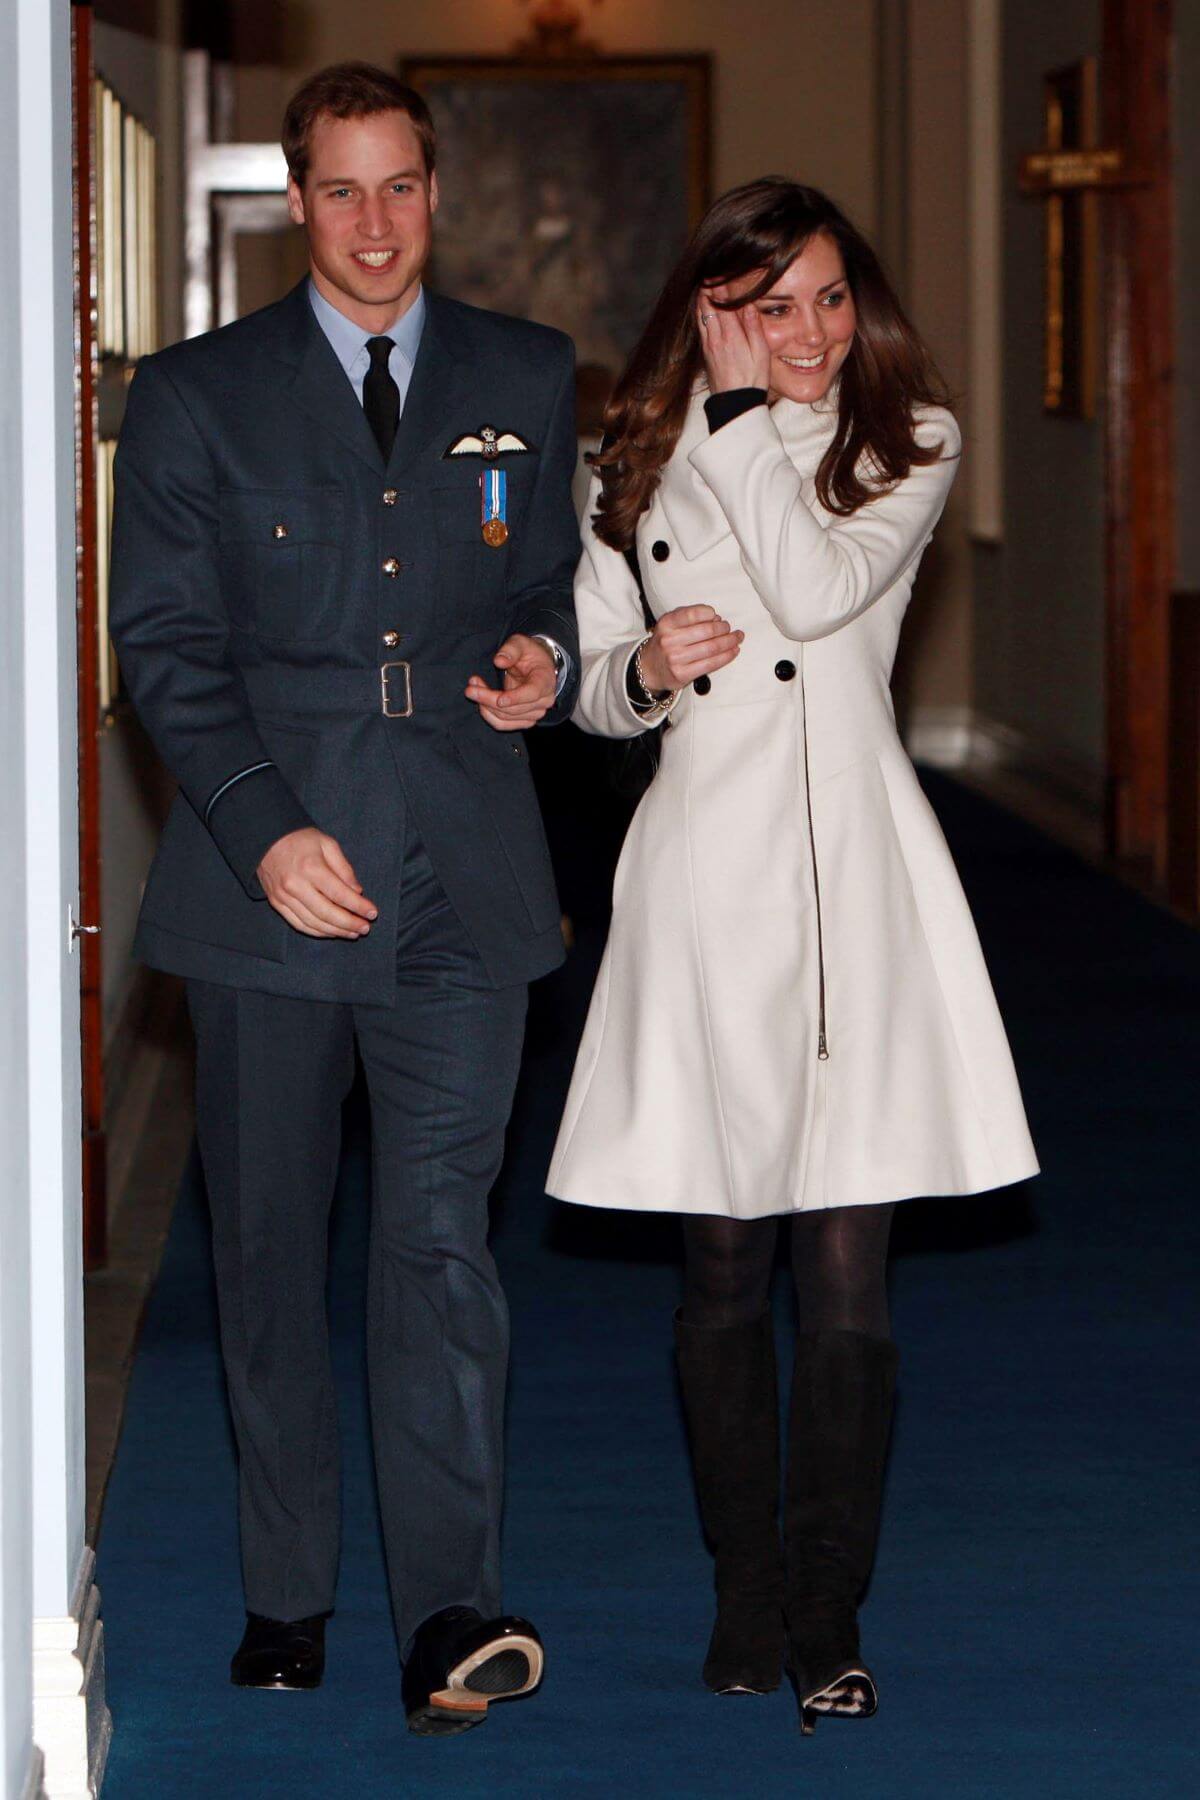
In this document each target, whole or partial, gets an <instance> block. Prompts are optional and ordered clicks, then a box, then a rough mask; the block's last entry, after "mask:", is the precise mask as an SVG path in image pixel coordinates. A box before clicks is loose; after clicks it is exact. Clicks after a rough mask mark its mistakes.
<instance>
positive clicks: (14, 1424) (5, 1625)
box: [0, 6, 33, 1800]
mask: <svg viewBox="0 0 1200 1800" xmlns="http://www.w3.org/2000/svg"><path fill="white" fill-rule="evenodd" d="M19 95H20V76H19V62H18V56H17V12H16V9H15V8H13V7H8V6H5V7H0V161H2V162H3V166H4V167H5V168H6V169H8V170H9V171H10V175H11V172H12V171H13V170H15V169H18V168H19V162H18V143H19V132H18V118H19V104H18V102H19ZM22 194H23V188H22V183H21V181H20V180H19V179H10V180H9V181H7V182H6V183H5V184H4V197H3V199H2V200H0V208H3V215H2V216H3V224H4V241H5V243H6V244H7V245H9V247H10V254H9V255H6V256H5V257H3V258H0V317H2V318H4V319H7V320H17V321H19V319H20V311H21V305H20V263H19V260H18V259H17V258H16V257H15V256H13V255H12V254H11V247H12V245H13V242H14V240H15V239H16V238H17V233H18V221H17V219H16V217H15V216H14V215H15V212H16V206H17V203H18V201H19V199H20V197H21V196H22ZM22 425H23V420H22V396H21V333H20V329H19V327H18V329H15V330H14V329H12V328H10V329H8V330H6V331H3V332H0V496H2V497H3V502H4V503H3V504H0V568H2V569H4V570H6V571H8V570H16V569H20V567H21V563H22V558H23V555H24V548H23V537H22V530H21V510H20V507H19V505H13V504H12V497H13V496H14V495H19V494H20V492H21V489H22V485H23V457H22ZM22 602H23V593H22V589H21V584H20V583H19V581H14V580H11V579H8V578H6V579H5V580H4V581H0V670H3V671H6V672H7V680H6V684H5V689H4V703H3V705H0V843H3V844H5V845H6V846H8V847H9V848H8V850H7V851H6V856H5V864H6V867H5V879H4V880H3V881H2V882H0V944H3V946H4V954H3V956H2V957H0V1243H2V1244H3V1247H4V1249H3V1255H0V1681H2V1685H3V1691H2V1693H0V1793H2V1794H3V1795H4V1797H5V1800H14V1797H15V1796H17V1795H20V1794H21V1793H22V1791H23V1789H24V1786H25V1780H26V1776H27V1775H28V1772H29V1765H30V1741H31V1739H30V1733H31V1720H32V1705H33V1694H32V1645H31V1626H32V1619H33V1593H32V1587H31V1582H30V1556H29V1546H30V1536H31V1531H32V1519H31V1510H32V1508H31V1501H32V1492H31V1486H30V1478H29V1469H30V1457H31V1442H30V1439H31V1429H32V1420H31V1416H30V1407H29V1387H30V1380H31V1357H30V1337H29V1145H28V1139H29V1134H28V1086H27V1076H26V1063H27V1056H28V1042H27V1039H28V1010H27V1005H26V993H25V983H26V975H25V906H26V885H25V855H24V844H25V705H24V692H23V689H22V687H21V685H20V683H19V681H18V680H17V679H16V671H18V670H20V668H21V667H22V664H23V662H24V655H25V650H24V629H23V619H22Z"/></svg>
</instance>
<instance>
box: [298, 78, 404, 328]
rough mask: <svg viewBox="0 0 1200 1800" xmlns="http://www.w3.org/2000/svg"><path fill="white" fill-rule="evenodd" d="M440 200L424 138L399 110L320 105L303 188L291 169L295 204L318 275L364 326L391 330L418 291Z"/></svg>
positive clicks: (325, 291)
mask: <svg viewBox="0 0 1200 1800" xmlns="http://www.w3.org/2000/svg"><path fill="white" fill-rule="evenodd" d="M437 203H438V191H437V176H436V175H434V176H429V175H427V174H426V172H425V158H424V155H423V153H422V150H421V140H420V139H419V138H418V136H417V133H416V130H415V128H414V126H413V122H412V120H411V119H410V118H409V116H408V114H407V113H402V112H385V113H374V114H372V116H371V117H370V118H367V119H334V118H331V117H330V116H329V115H328V114H323V115H322V116H321V117H320V118H318V119H317V121H316V123H315V124H314V126H313V128H312V132H311V134H310V137H309V165H308V173H307V175H306V176H305V178H304V187H303V189H301V188H300V187H298V186H297V184H296V182H295V181H294V180H293V179H292V177H291V176H290V175H289V177H288V210H289V212H290V213H291V215H292V218H293V219H294V220H295V222H296V224H297V225H303V227H304V229H305V232H306V234H307V237H308V260H309V267H310V269H311V271H312V278H313V283H314V285H315V287H316V289H317V291H318V293H320V294H322V295H324V297H325V299H326V300H328V301H329V302H330V304H331V305H333V306H336V307H337V308H338V310H339V312H343V313H345V314H346V316H347V318H350V319H353V320H354V322H355V324H356V325H361V326H362V328H363V330H364V331H372V332H382V331H386V330H387V329H388V327H389V326H390V325H394V324H395V322H396V320H397V319H398V318H399V317H400V316H401V314H402V313H404V312H406V311H407V310H408V308H409V306H410V305H411V304H412V302H413V300H414V299H415V298H416V293H417V287H418V285H419V283H420V279H421V271H422V269H423V268H424V267H425V264H426V262H427V261H428V260H429V250H430V245H431V243H432V239H433V215H434V213H435V212H436V211H437Z"/></svg>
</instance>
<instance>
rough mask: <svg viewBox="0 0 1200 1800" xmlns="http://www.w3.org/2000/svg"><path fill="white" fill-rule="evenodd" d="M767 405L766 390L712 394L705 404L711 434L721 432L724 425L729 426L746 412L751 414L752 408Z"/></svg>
mask: <svg viewBox="0 0 1200 1800" xmlns="http://www.w3.org/2000/svg"><path fill="white" fill-rule="evenodd" d="M766 404H767V390H766V388H760V387H746V388H728V389H726V391H725V392H724V393H722V394H710V395H709V396H708V399H707V400H706V401H705V402H704V411H705V415H706V417H707V419H708V429H709V432H710V433H712V432H714V431H720V429H721V427H722V425H728V424H729V423H730V421H731V420H733V419H738V418H740V417H741V415H742V414H743V413H744V412H749V411H750V408H751V407H752V406H765V405H766Z"/></svg>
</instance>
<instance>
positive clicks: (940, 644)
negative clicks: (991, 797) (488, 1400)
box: [881, 0, 972, 724]
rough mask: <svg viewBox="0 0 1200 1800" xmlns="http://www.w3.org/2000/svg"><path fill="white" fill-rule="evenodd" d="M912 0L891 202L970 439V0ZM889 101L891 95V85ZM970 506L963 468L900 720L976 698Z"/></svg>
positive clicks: (930, 559) (900, 688) (924, 586)
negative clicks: (896, 185) (900, 169)
mask: <svg viewBox="0 0 1200 1800" xmlns="http://www.w3.org/2000/svg"><path fill="white" fill-rule="evenodd" d="M883 3H884V4H887V0H883ZM904 11H905V13H906V15H907V20H906V23H907V29H906V33H905V39H906V41H905V43H904V44H903V46H902V47H901V50H900V55H902V57H903V62H902V63H901V65H900V67H899V68H898V69H897V70H896V71H895V73H894V75H893V80H894V81H895V82H896V85H897V87H898V88H899V89H900V91H901V93H902V96H903V105H904V109H905V115H906V128H905V132H904V143H903V151H904V164H905V169H904V184H903V192H902V194H900V195H897V196H896V198H895V201H894V202H893V210H894V208H895V207H896V206H900V207H902V214H903V228H902V229H903V236H902V239H901V240H900V242H901V245H902V252H901V253H902V258H903V260H902V264H901V267H900V271H899V286H900V290H901V294H902V297H903V300H904V303H905V306H906V307H907V309H908V311H909V312H910V314H911V315H912V318H913V320H914V321H915V323H916V324H917V326H918V328H919V330H920V331H921V333H922V335H923V336H924V337H925V339H926V341H927V342H928V343H929V345H930V347H931V349H932V351H933V353H934V356H935V358H936V360H937V363H938V367H939V369H940V370H941V373H942V376H943V378H944V379H945V381H946V383H947V385H948V386H949V388H950V391H951V394H952V395H953V397H954V406H955V411H956V413H957V414H958V415H959V418H960V423H961V424H962V426H963V429H964V436H966V437H967V438H968V441H969V428H970V409H971V395H970V392H969V390H968V385H967V365H968V342H967V328H968V298H967V258H966V236H967V211H966V207H967V180H966V174H967V158H966V152H965V146H966V129H967V119H966V82H965V79H964V68H965V63H966V17H965V9H964V4H963V0H906V5H905V8H904ZM881 103H882V105H883V107H884V108H885V109H886V108H887V107H888V105H889V97H888V94H887V93H886V92H884V93H883V95H882V96H881ZM885 117H886V110H885ZM885 192H886V189H885ZM884 235H885V239H886V236H887V233H886V231H885V234H884ZM894 235H895V234H894V233H893V236H894ZM968 514H969V485H968V481H967V479H966V478H965V476H964V475H963V474H962V473H961V472H960V474H959V477H958V479H957V480H956V481H955V483H954V486H953V487H952V488H951V490H950V498H949V500H948V501H947V503H946V510H945V512H944V513H943V514H942V522H941V524H940V525H939V527H938V530H937V533H936V535H935V536H934V540H933V543H932V544H931V545H930V547H929V549H928V550H927V551H926V553H925V558H924V561H923V562H922V565H921V569H920V571H919V573H918V576H917V583H916V588H915V590H914V594H913V600H912V604H911V606H910V608H909V616H908V619H907V621H906V623H905V629H904V637H903V640H902V643H901V653H900V657H899V659H898V662H897V669H896V682H895V687H896V697H897V705H898V710H899V713H900V716H901V722H902V724H903V723H904V722H905V720H906V719H907V720H916V719H917V718H918V717H919V715H920V714H922V713H928V712H930V711H938V712H940V711H943V710H945V709H948V708H954V707H961V706H964V705H966V704H968V703H969V701H970V699H971V692H972V668H971V610H972V609H971V552H970V544H969V540H968Z"/></svg>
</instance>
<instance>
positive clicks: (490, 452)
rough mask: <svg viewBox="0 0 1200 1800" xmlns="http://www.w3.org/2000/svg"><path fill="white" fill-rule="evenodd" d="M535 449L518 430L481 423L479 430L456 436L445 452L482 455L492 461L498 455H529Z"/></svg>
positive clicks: (451, 454)
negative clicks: (502, 428)
mask: <svg viewBox="0 0 1200 1800" xmlns="http://www.w3.org/2000/svg"><path fill="white" fill-rule="evenodd" d="M532 449H533V445H532V444H527V443H526V442H525V439H524V438H523V437H522V436H521V435H520V433H519V432H516V431H497V430H496V427H495V426H494V425H481V426H480V427H479V430H478V431H477V432H470V431H469V432H467V433H466V434H465V436H463V437H460V438H455V440H454V442H453V443H452V444H451V446H450V448H449V449H448V450H446V451H444V452H443V456H444V457H449V456H481V457H482V458H483V460H484V461H485V462H492V461H493V460H494V459H495V458H496V457H497V456H528V454H529V452H530V451H531V450H532Z"/></svg>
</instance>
